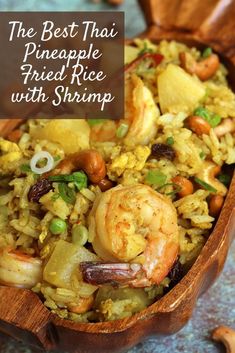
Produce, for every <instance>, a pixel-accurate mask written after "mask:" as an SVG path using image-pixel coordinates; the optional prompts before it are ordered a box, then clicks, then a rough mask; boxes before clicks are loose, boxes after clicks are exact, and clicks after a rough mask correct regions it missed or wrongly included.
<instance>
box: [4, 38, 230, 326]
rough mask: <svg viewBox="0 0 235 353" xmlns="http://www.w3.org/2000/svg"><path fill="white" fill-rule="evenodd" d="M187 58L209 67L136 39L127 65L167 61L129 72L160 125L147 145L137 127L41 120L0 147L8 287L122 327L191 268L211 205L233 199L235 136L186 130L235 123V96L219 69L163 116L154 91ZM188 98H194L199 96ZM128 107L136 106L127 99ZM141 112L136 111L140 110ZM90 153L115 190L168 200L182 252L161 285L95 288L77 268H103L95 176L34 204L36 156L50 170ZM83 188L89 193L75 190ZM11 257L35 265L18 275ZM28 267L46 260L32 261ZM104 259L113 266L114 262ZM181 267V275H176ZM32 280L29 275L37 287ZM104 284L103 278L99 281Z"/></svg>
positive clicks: (56, 186) (170, 46)
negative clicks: (187, 101) (202, 123)
mask: <svg viewBox="0 0 235 353" xmlns="http://www.w3.org/2000/svg"><path fill="white" fill-rule="evenodd" d="M182 52H184V53H189V54H190V55H191V57H192V58H193V60H196V61H198V62H200V61H201V60H203V53H201V52H199V51H198V50H197V49H196V48H188V47H187V46H185V45H184V44H181V43H178V42H175V41H171V42H167V41H161V42H160V43H159V44H157V45H156V44H153V43H151V42H149V41H148V40H140V39H136V40H135V46H134V49H133V48H132V49H131V48H127V49H126V53H127V54H128V55H129V58H126V61H127V65H128V62H130V61H131V62H133V60H136V57H137V58H138V57H140V56H141V55H144V54H145V53H151V54H155V53H157V54H160V55H162V56H163V59H162V60H161V62H160V63H159V64H158V65H157V66H154V65H152V62H151V63H150V65H149V63H148V65H147V66H146V63H145V62H144V63H142V62H140V64H139V65H137V66H136V67H135V68H134V70H132V71H131V72H130V73H128V74H127V76H129V79H130V80H132V77H133V76H134V77H135V78H134V79H133V82H132V83H131V84H133V85H135V84H136V82H137V84H139V85H140V84H142V85H143V86H141V87H142V88H143V87H145V88H146V89H147V91H145V93H146V94H149V97H150V98H151V99H152V102H154V106H149V110H151V109H152V112H153V116H154V119H155V120H154V129H150V130H149V138H147V141H146V140H145V137H144V136H139V135H138V134H140V135H141V131H139V130H137V133H136V134H135V135H134V136H131V134H130V125H129V130H128V124H127V123H126V120H125V119H122V120H121V121H120V122H118V123H116V122H112V121H110V122H108V121H107V120H106V121H102V120H99V121H96V120H93V121H85V120H76V119H75V120H68V119H58V120H57V119H53V120H46V119H40V116H39V118H38V119H36V120H28V121H27V122H26V123H24V124H22V125H21V126H20V128H19V130H20V138H19V140H17V141H11V138H10V136H9V139H7V138H6V139H3V138H1V139H0V150H1V155H0V173H1V189H0V209H1V212H0V232H1V233H0V249H1V255H0V283H1V284H3V285H12V286H18V287H22V288H24V287H27V288H30V289H32V290H33V291H34V292H35V293H37V294H38V295H39V296H40V298H41V300H42V301H43V303H44V304H45V306H46V307H47V308H49V309H50V310H51V311H52V312H53V313H56V314H57V315H59V316H60V317H62V318H65V319H70V320H73V321H77V322H97V321H108V320H116V319H121V318H124V317H127V316H131V315H133V314H134V313H136V312H139V311H140V310H142V309H144V308H146V307H147V306H149V305H151V304H152V303H153V302H154V301H156V300H158V299H159V298H160V297H161V296H163V295H164V294H165V293H166V292H167V291H168V290H170V289H171V288H172V287H173V286H174V285H175V284H176V283H177V281H178V280H180V278H182V276H183V275H184V274H185V273H186V271H187V270H188V269H189V268H190V266H191V265H192V264H193V262H194V261H195V259H196V258H197V256H198V254H199V253H200V251H201V249H202V247H203V246H204V244H205V242H206V240H207V238H208V236H209V235H210V232H211V231H212V228H213V226H214V224H215V220H216V218H217V217H218V214H216V215H214V214H212V212H211V210H210V202H211V200H212V198H213V197H215V196H216V195H219V196H220V197H221V198H222V199H224V197H225V196H226V193H227V188H228V186H229V178H230V176H231V170H232V169H233V166H232V165H233V164H234V163H235V137H234V130H231V131H228V132H225V133H224V134H223V135H222V136H218V135H217V134H216V126H214V127H211V128H210V131H209V132H208V133H205V134H198V133H196V132H194V131H193V130H192V129H191V128H190V126H188V124H187V121H188V117H189V116H194V115H195V110H197V109H198V107H199V108H203V109H204V111H206V112H209V113H210V116H213V117H217V118H218V117H219V118H218V119H219V123H218V124H217V126H218V125H220V124H221V122H223V121H224V120H226V119H230V120H231V121H232V122H233V124H235V122H234V120H233V119H234V118H235V95H234V93H233V92H232V90H231V89H230V88H229V86H228V83H227V79H226V76H227V70H226V68H225V67H224V66H223V64H221V63H220V65H219V67H218V69H217V70H216V72H215V73H214V74H213V75H212V77H210V78H209V79H207V80H205V81H203V82H202V81H201V80H200V79H198V78H197V77H196V75H193V74H190V78H192V79H193V80H195V81H194V82H193V84H195V85H197V84H200V89H201V90H202V91H203V90H204V92H205V94H204V95H203V97H202V98H201V99H199V100H198V101H197V102H196V105H195V106H187V105H186V106H185V109H182V110H178V109H176V108H172V109H171V107H169V109H167V110H166V111H162V110H163V109H162V106H163V105H162V104H163V103H162V101H161V99H163V98H161V97H160V86H159V87H158V85H157V82H159V81H158V78H159V76H160V75H161V74H162V73H164V72H165V70H166V69H167V68H168V67H169V65H173V66H174V68H175V67H179V66H180V64H181V62H180V56H179V54H180V53H182ZM128 55H127V56H128ZM211 55H212V54H211ZM180 70H181V69H180ZM187 75H189V74H188V73H187ZM136 77H137V78H136ZM137 80H139V81H137ZM139 82H140V83H139ZM134 89H136V92H137V93H136V95H137V98H136V99H137V100H138V99H141V97H138V87H137V86H136V87H135V88H134ZM180 89H181V87H179V91H180ZM128 94H129V93H128V87H127V88H126V95H127V98H126V99H127V100H128V99H131V98H130V96H131V94H132V95H133V91H131V94H130V96H128ZM161 94H163V93H161ZM189 94H190V95H192V96H193V95H194V91H193V90H192V91H191V92H190V93H189ZM195 94H196V93H195ZM150 98H149V101H150ZM126 104H127V105H129V104H130V103H129V101H127V102H126ZM135 104H136V106H135V108H136V107H137V108H138V104H139V105H140V106H141V104H142V102H141V101H137V102H135ZM137 108H136V109H137ZM127 115H128V114H127ZM202 118H203V116H202ZM131 119H133V120H132V121H131V120H129V122H130V121H131V123H133V121H134V120H135V117H132V118H131ZM121 125H122V128H120V126H121ZM125 129H126V130H127V131H128V132H127V131H125ZM113 131H114V134H113ZM138 131H139V132H138ZM128 135H129V138H128ZM143 141H144V142H143ZM153 146H158V147H159V146H160V147H161V148H163V147H164V148H165V150H164V148H163V151H162V150H161V149H160V152H158V154H156V153H155V152H154V148H153ZM162 146H163V147H162ZM160 147H159V148H160ZM86 149H92V150H95V151H97V152H98V153H99V154H100V155H101V156H102V158H103V160H104V162H105V167H106V179H107V180H109V182H110V184H109V185H111V186H109V189H110V188H111V189H112V188H115V187H117V186H118V185H121V186H122V187H123V188H128V187H132V186H135V185H136V186H142V185H147V186H148V187H150V188H151V190H153V191H154V193H155V192H156V194H161V195H163V196H164V200H165V198H166V199H168V200H169V202H170V204H171V205H172V206H171V207H172V208H174V210H175V211H176V213H177V227H178V233H177V234H178V244H179V251H178V255H177V258H176V259H173V260H174V261H173V260H172V262H173V263H171V265H170V266H169V268H168V271H167V274H166V275H165V276H164V278H163V279H162V280H161V282H160V283H158V281H157V282H156V283H154V282H151V283H150V284H148V285H146V286H135V285H134V284H133V283H134V282H133V283H129V282H128V283H126V284H125V283H123V282H122V283H118V281H117V282H115V283H113V282H112V281H111V280H110V281H106V282H105V281H104V282H103V283H94V281H93V282H92V281H91V282H89V281H87V280H85V279H84V277H83V273H82V270H81V268H80V267H79V264H80V263H85V262H87V263H88V265H89V264H90V263H94V264H96V263H97V262H98V263H99V262H101V263H103V262H104V261H103V260H104V259H103V258H102V257H101V256H100V253H99V254H97V252H96V251H95V249H96V247H94V246H93V245H94V244H93V242H94V235H93V233H92V231H91V221H90V219H91V213H92V212H94V209H95V207H96V206H95V205H96V204H97V203H98V202H99V200H102V195H103V194H105V193H107V192H109V191H102V187H101V186H100V185H99V183H95V182H91V181H90V180H89V177H88V180H87V181H85V182H81V180H80V179H79V180H78V181H77V180H75V179H73V178H72V177H70V178H67V179H66V180H64V181H63V180H62V179H60V180H59V181H56V179H53V178H52V180H51V183H52V186H51V187H50V189H49V190H48V191H47V192H44V193H43V194H42V195H39V196H40V197H39V198H38V200H36V201H35V200H34V199H33V198H30V197H29V193H30V190H31V191H32V187H34V185H35V184H37V182H38V181H40V179H41V177H42V176H41V175H38V174H37V173H36V172H35V171H34V170H33V168H32V167H31V166H32V164H31V161H32V158H33V157H34V156H35V155H37V154H38V153H39V154H40V152H42V151H46V152H48V153H49V154H50V156H52V157H53V159H54V163H53V168H54V169H56V168H57V166H58V165H59V163H60V162H61V161H63V160H64V159H65V158H66V157H68V156H70V154H71V153H76V152H77V151H83V150H86ZM159 153H160V155H159ZM229 165H230V166H231V168H230V169H229V168H228V166H229ZM210 166H213V167H214V168H215V167H216V168H217V169H218V173H215V174H216V175H213V173H212V174H210V173H209V174H208V175H207V174H206V171H207V169H208V168H209V167H210ZM39 167H40V168H43V167H44V161H39ZM81 169H82V168H80V169H78V171H81ZM203 173H204V174H203ZM63 174H65V173H63ZM70 174H71V173H70ZM71 175H73V174H71ZM84 175H85V178H87V175H86V171H85V174H84V173H83V174H82V175H79V177H80V178H81V177H83V176H84ZM205 175H207V176H208V178H206V177H205ZM73 176H74V175H73ZM77 176H78V175H76V177H77ZM176 177H181V178H184V179H187V180H188V181H190V183H191V184H192V185H193V191H192V192H190V193H188V194H186V195H183V196H182V195H181V196H180V191H181V190H180V188H179V185H177V183H174V182H173V181H172V180H177V179H174V178H176ZM83 181H84V179H83ZM65 182H66V183H65ZM76 182H81V183H82V185H80V184H79V185H80V186H77V184H76ZM224 184H225V185H224ZM61 185H62V186H61ZM63 185H66V187H65V186H63ZM116 185H117V186H116ZM215 186H216V187H215ZM63 190H64V191H63ZM71 190H72V191H71ZM115 190H116V189H115ZM136 190H137V189H136ZM110 202H111V201H110ZM124 202H125V199H123V203H124ZM167 202H168V201H167ZM221 206H222V204H221ZM92 210H93V211H92ZM156 217H157V215H156ZM58 219H59V220H60V222H58ZM55 220H57V223H56V222H55ZM61 221H62V222H61ZM53 222H54V223H53ZM78 226H79V227H80V228H78ZM60 227H61V228H60ZM97 227H98V226H97ZM101 232H102V231H101ZM128 234H129V233H128V231H127V236H128ZM143 234H145V233H144V231H143ZM125 236H126V233H125ZM147 237H148V235H146V236H145V239H144V241H146V239H147ZM136 239H137V238H136ZM136 239H133V240H132V243H131V247H132V248H131V251H132V250H133V249H134V248H135V246H137V245H136V244H137V240H136ZM110 241H111V240H110ZM72 245H73V247H72ZM141 246H142V245H141ZM141 246H140V247H141ZM94 248H95V249H94ZM106 251H107V249H106ZM133 251H134V250H133ZM21 254H23V255H22V256H23V257H21ZM11 255H12V258H11ZM14 256H16V261H17V260H19V258H20V257H21V259H20V261H21V262H22V263H24V264H23V265H22V266H24V265H25V266H26V267H27V263H28V264H29V265H28V267H27V268H26V267H25V268H22V269H19V266H20V265H19V263H18V262H17V263H14V260H15V258H14ZM1 258H2V259H1ZM107 258H108V257H107ZM110 258H111V256H110ZM137 258H138V260H136V259H137ZM137 258H136V257H134V258H131V259H130V258H123V261H122V262H124V263H126V264H135V263H137V264H140V266H141V265H142V263H143V261H145V260H143V251H140V253H138V256H137ZM31 259H33V261H34V260H37V261H39V262H37V263H36V262H35V263H34V262H32V263H31V262H30V261H31ZM105 260H106V261H105V262H106V263H107V265H109V264H110V261H107V259H106V258H105ZM53 261H54V262H53ZM163 261H165V260H164V259H163ZM113 262H115V263H116V262H118V261H117V260H116V261H113ZM111 263H112V261H111ZM38 267H40V269H39V270H38ZM176 267H177V268H178V269H179V271H173V269H174V268H176ZM17 271H18V275H17ZM27 271H29V272H27ZM30 271H31V272H30ZM32 271H35V272H32ZM29 273H31V274H32V278H31V277H30V280H29V276H30V275H29ZM175 273H176V274H178V277H177V275H176V277H177V278H174V276H175ZM21 275H22V277H20V276H21ZM24 275H25V276H26V280H25V279H24ZM34 275H35V278H34ZM53 276H54V277H53ZM102 276H103V277H104V274H103V275H102V271H101V273H100V274H99V276H98V277H99V280H100V278H102Z"/></svg>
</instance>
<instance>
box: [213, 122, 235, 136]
mask: <svg viewBox="0 0 235 353" xmlns="http://www.w3.org/2000/svg"><path fill="white" fill-rule="evenodd" d="M234 131H235V119H230V118H227V119H223V121H222V123H221V124H219V125H218V126H216V127H215V128H214V133H215V134H216V136H217V137H222V136H224V135H225V134H227V133H228V132H234Z"/></svg>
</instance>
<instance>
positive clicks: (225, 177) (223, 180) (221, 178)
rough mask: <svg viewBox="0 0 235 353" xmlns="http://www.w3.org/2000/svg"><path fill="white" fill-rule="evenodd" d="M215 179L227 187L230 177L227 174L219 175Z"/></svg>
mask: <svg viewBox="0 0 235 353" xmlns="http://www.w3.org/2000/svg"><path fill="white" fill-rule="evenodd" d="M217 179H219V181H220V182H221V183H223V184H224V185H225V186H228V185H229V184H230V182H231V177H230V175H228V174H220V175H219V176H218V177H217Z"/></svg>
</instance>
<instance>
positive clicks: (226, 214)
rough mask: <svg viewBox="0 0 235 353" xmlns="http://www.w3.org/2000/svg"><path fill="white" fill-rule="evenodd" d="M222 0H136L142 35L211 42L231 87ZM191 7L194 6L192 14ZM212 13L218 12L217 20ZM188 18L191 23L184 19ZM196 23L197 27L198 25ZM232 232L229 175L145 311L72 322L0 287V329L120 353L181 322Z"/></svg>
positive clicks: (234, 73)
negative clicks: (185, 267)
mask: <svg viewBox="0 0 235 353" xmlns="http://www.w3.org/2000/svg"><path fill="white" fill-rule="evenodd" d="M215 3H216V4H217V7H216V6H215ZM225 3H226V1H214V0H204V1H203V4H202V2H201V0H181V1H180V0H177V1H176V0H175V1H173V0H164V1H162V0H140V4H141V6H142V8H143V10H144V13H145V16H146V18H147V22H148V25H149V28H148V30H147V31H146V33H144V34H143V36H144V37H148V38H150V39H152V40H154V41H159V40H160V39H163V38H165V39H178V40H180V41H183V42H185V43H187V44H193V45H196V46H199V47H201V46H202V45H210V46H212V47H213V48H214V49H216V50H217V52H219V53H220V54H221V55H222V56H223V57H224V59H225V60H226V62H227V64H228V65H229V70H230V79H231V83H232V85H233V87H235V85H234V83H235V45H234V41H235V39H234V38H231V36H227V34H224V33H226V31H228V32H227V33H230V32H229V26H228V25H227V24H228V22H229V19H230V30H231V28H232V26H234V24H233V21H232V19H233V18H234V14H235V2H232V7H227V8H225V9H224V10H223V11H222V10H221V8H222V7H223V6H222V5H223V4H225ZM218 4H219V5H218ZM230 4H231V3H230ZM192 6H194V9H196V10H197V13H195V11H194V16H193V17H192ZM218 6H220V8H219V10H220V11H219V10H218ZM229 6H230V5H229ZM203 8H204V10H205V11H203ZM179 9H181V10H182V12H179V11H178V10H179ZM216 11H217V12H216ZM221 11H222V12H223V13H224V14H225V15H224V16H222V15H221ZM176 13H177V16H176ZM215 13H216V14H217V16H218V14H220V16H219V19H218V17H217V20H216V19H215ZM227 14H228V17H226V16H227ZM210 15H211V16H212V17H210ZM221 16H222V19H223V21H224V22H223V21H222V20H221ZM230 16H231V17H230ZM192 18H193V19H194V21H193V23H192V22H189V19H190V21H191V19H192ZM210 20H211V21H210ZM221 21H222V22H221ZM231 22H232V23H231ZM199 23H202V25H201V26H198V24H199ZM218 23H219V24H218ZM223 23H226V25H224V27H223V31H222V30H220V31H218V28H219V29H221V28H222V27H220V26H221V25H222V24H223ZM189 24H190V26H189ZM212 24H213V27H210V25H211V26H212ZM208 28H212V29H211V30H209V29H208ZM225 29H226V31H225ZM231 33H232V35H233V33H234V32H233V31H231ZM223 36H225V37H223ZM234 234H235V176H234V177H233V180H232V183H231V185H230V189H229V192H228V195H227V197H226V201H225V203H224V206H223V209H222V212H221V214H220V217H219V219H218V221H217V224H216V226H215V228H214V230H213V232H212V233H211V235H210V236H209V238H208V240H207V242H206V244H205V246H204V248H203V249H202V251H201V253H200V255H199V256H198V258H197V260H196V262H195V263H194V265H193V266H192V268H191V269H190V270H189V272H188V273H187V274H186V275H185V276H184V277H183V279H182V280H181V281H180V282H179V283H178V284H177V285H176V286H175V287H174V288H173V289H172V290H171V291H170V292H169V293H167V294H166V295H165V296H164V297H163V298H161V299H160V300H158V301H157V302H155V303H154V304H153V305H151V306H150V307H148V308H147V309H145V310H143V311H141V312H140V313H138V314H135V315H133V316H132V317H130V318H126V319H122V320H117V321H113V322H104V323H94V324H92V323H89V324H87V323H75V322H72V321H69V320H63V319H60V318H59V317H58V316H56V315H54V314H52V313H51V312H50V311H49V310H48V309H47V308H46V307H45V306H44V305H43V304H42V302H41V301H40V299H39V298H38V296H37V295H36V294H34V293H33V292H31V291H30V290H25V289H18V288H9V287H0V297H1V301H0V330H1V331H3V332H5V333H7V334H9V335H11V336H13V337H15V338H17V339H20V340H24V341H26V342H28V343H29V344H31V345H35V346H37V347H40V348H43V349H46V350H51V349H61V350H66V351H70V352H77V353H85V352H86V353H90V352H96V353H106V352H107V353H108V352H112V353H114V352H121V351H124V350H126V349H128V348H130V347H132V346H134V345H135V344H137V343H138V342H140V341H141V340H142V339H143V338H146V337H148V336H150V335H166V334H172V333H174V332H176V331H178V330H180V329H181V328H182V327H183V326H184V325H185V324H186V323H187V321H188V320H189V319H190V317H191V315H192V312H193V309H194V307H195V304H196V301H197V298H198V297H199V295H200V294H202V293H203V292H204V291H205V290H207V289H208V287H209V286H210V285H211V284H212V283H213V282H214V281H215V279H216V278H217V277H218V275H219V274H220V272H221V271H222V269H223V265H224V262H225V260H226V256H227V253H228V249H229V246H230V243H231V240H232V237H233V235H234Z"/></svg>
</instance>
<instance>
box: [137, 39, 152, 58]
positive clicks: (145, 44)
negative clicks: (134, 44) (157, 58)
mask: <svg viewBox="0 0 235 353" xmlns="http://www.w3.org/2000/svg"><path fill="white" fill-rule="evenodd" d="M145 53H153V49H151V48H148V46H147V43H145V42H144V47H143V49H141V50H140V51H139V53H138V56H142V55H144V54H145Z"/></svg>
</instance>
